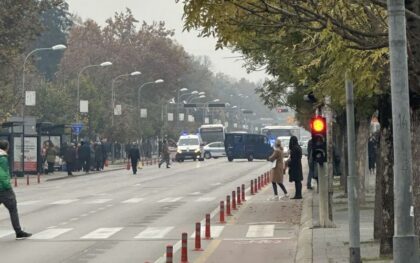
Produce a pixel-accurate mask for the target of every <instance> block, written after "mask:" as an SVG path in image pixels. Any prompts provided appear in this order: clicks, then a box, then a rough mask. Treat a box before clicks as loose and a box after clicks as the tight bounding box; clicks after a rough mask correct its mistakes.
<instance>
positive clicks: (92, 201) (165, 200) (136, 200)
mask: <svg viewBox="0 0 420 263" xmlns="http://www.w3.org/2000/svg"><path fill="white" fill-rule="evenodd" d="M216 199H217V197H215V196H195V195H187V196H174V197H165V198H162V199H157V200H156V199H151V200H148V199H147V198H143V197H132V198H129V199H125V200H117V199H111V198H97V199H77V198H74V199H62V200H26V201H21V202H18V206H20V207H29V206H40V205H54V206H61V205H73V204H79V203H80V204H86V205H95V204H106V203H121V204H138V203H141V202H144V201H147V202H157V203H176V202H181V201H186V202H188V201H191V202H213V201H215V200H216Z"/></svg>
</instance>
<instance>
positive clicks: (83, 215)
mask: <svg viewBox="0 0 420 263" xmlns="http://www.w3.org/2000/svg"><path fill="white" fill-rule="evenodd" d="M80 216H81V217H85V216H88V214H82V215H80Z"/></svg>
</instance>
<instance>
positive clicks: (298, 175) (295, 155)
mask: <svg viewBox="0 0 420 263" xmlns="http://www.w3.org/2000/svg"><path fill="white" fill-rule="evenodd" d="M289 151H290V157H289V160H287V164H288V167H289V181H290V182H295V189H296V191H295V196H294V197H293V198H292V199H302V180H303V173H302V162H301V160H302V148H300V146H299V142H298V139H297V137H296V136H292V137H290V142H289Z"/></svg>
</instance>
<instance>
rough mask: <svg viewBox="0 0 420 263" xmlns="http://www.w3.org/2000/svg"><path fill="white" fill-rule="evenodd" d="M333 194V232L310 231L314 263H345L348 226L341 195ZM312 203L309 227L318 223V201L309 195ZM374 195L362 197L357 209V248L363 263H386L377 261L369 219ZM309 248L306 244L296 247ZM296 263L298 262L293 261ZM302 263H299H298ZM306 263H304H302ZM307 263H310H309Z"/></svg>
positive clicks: (381, 260) (372, 211)
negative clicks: (362, 201) (358, 242)
mask: <svg viewBox="0 0 420 263" xmlns="http://www.w3.org/2000/svg"><path fill="white" fill-rule="evenodd" d="M336 189H337V187H335V189H334V191H335V193H334V196H333V200H334V204H333V209H334V211H333V221H334V224H335V226H336V227H335V228H317V227H314V228H312V240H309V241H310V244H311V246H310V247H311V248H312V253H313V257H312V258H313V260H312V262H314V263H325V262H328V263H336V262H337V263H338V262H340V263H341V262H349V222H348V203H347V197H345V196H344V195H343V192H342V191H337V190H336ZM312 196H313V199H312V202H309V204H310V207H309V208H307V209H310V210H312V212H313V213H312V222H313V225H315V226H316V225H317V223H318V222H319V213H318V211H319V199H318V194H317V193H316V191H314V193H313V195H312ZM373 209H374V193H367V194H366V204H364V205H361V206H360V248H361V258H362V261H363V262H375V263H387V262H392V260H391V259H383V258H380V257H379V242H378V241H377V240H374V239H373V216H374V210H373ZM299 246H300V247H301V248H302V249H304V247H309V246H308V244H299ZM296 262H300V261H296ZM302 262H303V261H302ZM305 262H308V261H305ZM309 262H310V261H309Z"/></svg>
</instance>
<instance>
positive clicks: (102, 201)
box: [86, 199, 112, 204]
mask: <svg viewBox="0 0 420 263" xmlns="http://www.w3.org/2000/svg"><path fill="white" fill-rule="evenodd" d="M111 200H112V199H96V200H91V201H88V202H86V204H104V203H106V202H109V201H111Z"/></svg>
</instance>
